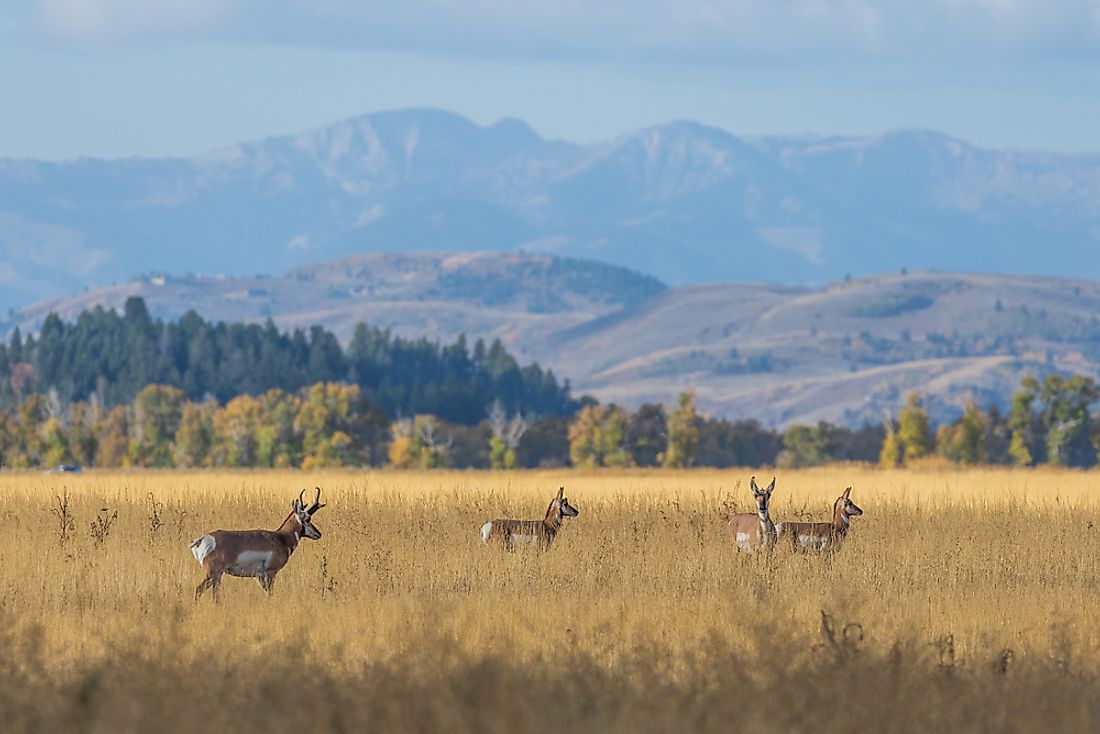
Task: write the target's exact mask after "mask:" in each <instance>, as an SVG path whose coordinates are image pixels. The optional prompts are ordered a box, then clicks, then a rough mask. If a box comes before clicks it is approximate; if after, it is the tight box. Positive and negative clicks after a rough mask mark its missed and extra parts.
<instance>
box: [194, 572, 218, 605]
mask: <svg viewBox="0 0 1100 734" xmlns="http://www.w3.org/2000/svg"><path fill="white" fill-rule="evenodd" d="M213 585H214V578H213V577H212V576H207V577H206V578H204V579H203V580H202V581H201V582H199V585H198V586H196V587H195V601H198V600H199V597H200V596H202V592H204V591H206V590H207V589H208V588H210V587H211V586H213Z"/></svg>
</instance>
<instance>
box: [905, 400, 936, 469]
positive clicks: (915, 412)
mask: <svg viewBox="0 0 1100 734" xmlns="http://www.w3.org/2000/svg"><path fill="white" fill-rule="evenodd" d="M898 439H899V440H900V441H901V444H902V447H903V449H902V450H903V451H904V456H905V461H912V460H913V459H919V458H921V457H924V456H928V454H930V453H932V429H931V426H930V424H929V421H928V410H927V409H926V408H925V407H924V405H923V404H922V403H921V399H920V395H918V394H917V393H915V392H911V393H909V397H908V399H907V400H906V402H905V407H904V408H902V409H901V412H900V413H898Z"/></svg>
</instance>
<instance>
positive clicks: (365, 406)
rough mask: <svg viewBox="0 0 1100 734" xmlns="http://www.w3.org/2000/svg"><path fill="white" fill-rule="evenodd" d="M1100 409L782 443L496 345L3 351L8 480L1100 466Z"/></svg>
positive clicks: (126, 324)
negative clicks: (30, 472) (585, 383)
mask: <svg viewBox="0 0 1100 734" xmlns="http://www.w3.org/2000/svg"><path fill="white" fill-rule="evenodd" d="M314 378H317V379H314ZM311 380H312V381H311ZM143 381H145V382H143ZM1098 399H1100V390H1098V389H1097V387H1096V385H1095V383H1094V381H1093V380H1092V379H1091V378H1089V377H1085V376H1081V375H1075V376H1070V377H1065V376H1061V375H1051V376H1048V377H1046V378H1045V379H1044V380H1043V381H1042V382H1040V381H1038V380H1036V379H1034V378H1031V377H1028V378H1025V379H1024V380H1023V382H1022V383H1021V387H1020V390H1019V391H1018V392H1017V393H1016V394H1015V395H1014V396H1013V399H1012V407H1011V410H1010V411H1009V412H1008V413H1007V414H1004V413H1002V412H1001V411H1000V410H999V409H998V408H996V407H995V406H994V407H991V408H989V409H986V410H983V409H981V408H979V407H978V406H977V405H976V404H974V403H970V404H968V405H967V406H966V409H965V410H964V412H963V414H962V415H961V416H960V417H959V418H958V419H957V420H955V421H953V422H951V423H947V424H944V425H941V426H938V427H934V426H933V425H932V422H931V421H930V419H929V415H928V411H927V408H926V407H925V405H924V404H923V401H922V399H921V397H920V396H919V395H918V394H917V393H913V394H911V395H910V396H909V397H908V400H907V403H906V405H905V407H904V408H903V409H902V410H901V411H900V412H899V413H898V415H897V416H896V417H891V418H889V419H888V420H886V421H884V422H883V423H882V424H881V425H865V426H863V427H861V428H858V429H850V428H846V427H843V426H838V425H834V424H831V423H828V422H820V423H818V424H816V425H794V426H790V427H788V428H786V429H785V430H783V431H777V430H774V429H770V428H766V427H764V426H762V425H761V424H760V423H759V422H758V421H756V420H752V419H742V420H733V421H731V420H727V419H724V418H712V417H708V416H704V415H701V414H700V413H699V412H698V411H697V409H696V407H695V398H694V395H693V393H691V392H690V391H686V392H684V393H682V394H681V395H680V396H679V398H678V400H677V402H676V404H675V405H673V406H664V405H660V404H656V403H646V404H643V405H641V406H639V407H638V408H637V409H636V410H633V411H631V410H628V409H626V408H623V407H621V406H617V405H614V404H605V405H601V404H600V403H598V402H597V401H596V400H594V399H592V398H591V397H587V396H586V397H583V398H580V399H574V398H573V397H572V396H571V395H570V389H569V384H568V381H566V382H564V383H563V384H561V385H559V384H558V382H557V380H556V378H555V377H554V375H553V373H552V372H550V371H548V370H547V371H543V370H542V369H541V368H540V367H539V366H538V365H528V366H526V367H521V366H520V365H519V364H518V363H517V362H516V360H515V359H514V358H513V357H512V356H511V355H510V354H508V352H507V351H506V350H505V349H504V347H503V346H502V345H501V344H500V342H499V341H494V342H493V343H492V344H491V345H490V346H488V347H486V346H485V344H484V342H482V341H480V340H479V341H478V342H477V343H476V344H475V346H474V348H473V349H472V350H470V349H469V348H468V347H467V345H466V341H465V339H462V338H460V339H458V340H457V341H456V342H455V343H454V344H451V345H446V346H442V345H439V344H438V343H435V342H429V341H427V340H423V339H421V340H406V339H402V338H400V337H394V336H392V335H391V334H390V333H389V332H386V331H382V330H378V329H374V328H370V327H367V326H365V325H362V324H360V325H359V326H357V327H356V329H355V333H354V336H353V338H352V340H351V342H350V343H349V345H348V348H347V350H344V349H343V348H342V347H341V345H340V343H339V342H338V341H337V340H336V338H335V336H334V335H333V334H331V332H328V331H326V330H324V329H322V328H320V327H314V328H312V329H310V331H309V332H308V333H306V332H303V331H300V330H296V331H293V332H279V331H278V330H277V329H275V327H274V326H273V325H272V324H271V323H270V322H268V323H267V324H265V325H263V326H259V325H245V324H225V323H220V322H219V323H208V322H206V321H204V320H203V319H201V318H200V317H199V316H198V315H197V314H194V313H193V312H192V313H188V314H187V315H185V316H184V317H183V318H181V319H180V321H179V322H177V323H171V322H163V321H160V320H153V319H151V318H150V317H149V314H148V312H147V311H146V309H145V304H144V303H143V302H142V301H141V300H140V299H136V298H133V299H130V300H129V301H127V303H126V308H125V309H124V312H123V314H121V315H119V314H116V313H115V312H113V311H105V310H103V309H99V308H97V309H93V310H91V311H85V312H84V313H83V314H81V316H80V317H79V318H78V319H77V321H76V322H75V323H72V324H67V323H65V322H62V321H61V320H60V319H58V318H57V317H56V316H50V317H49V318H48V319H47V320H46V322H45V323H44V325H43V329H42V331H41V332H40V333H39V335H38V337H37V339H36V338H34V337H27V338H26V339H25V340H24V339H22V337H21V336H20V334H19V333H18V332H16V333H15V334H14V335H13V337H12V338H11V340H10V342H9V343H8V344H7V345H0V466H6V467H49V466H54V465H58V464H69V463H73V464H80V465H85V466H98V467H128V466H134V467H185V468H186V467H305V468H311V467H331V466H363V465H372V466H383V465H388V466H394V467H399V468H413V467H420V468H433V467H456V468H467V467H473V468H501V469H507V468H513V467H539V466H580V467H602V466H606V467H629V466H639V467H652V466H666V467H686V466H710V467H730V466H765V465H772V466H786V467H795V468H797V467H807V466H815V465H820V464H826V463H831V462H837V461H856V462H864V463H875V462H877V463H879V464H881V465H883V466H887V467H896V466H902V465H905V464H907V463H909V462H913V461H919V460H921V459H924V458H925V457H928V456H934V455H938V456H941V457H943V458H945V459H947V460H950V461H953V462H956V463H960V464H1002V465H1019V466H1036V465H1039V464H1051V465H1058V466H1072V467H1089V466H1093V465H1095V464H1096V463H1097V450H1098V447H1100V419H1098V418H1097V416H1094V415H1093V413H1092V412H1091V407H1092V406H1093V404H1095V403H1096V402H1097V400H1098Z"/></svg>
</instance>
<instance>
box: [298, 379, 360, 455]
mask: <svg viewBox="0 0 1100 734" xmlns="http://www.w3.org/2000/svg"><path fill="white" fill-rule="evenodd" d="M371 413H372V410H371V406H370V402H369V401H367V400H365V399H364V398H363V397H362V395H361V394H360V392H359V386H358V385H341V384H339V383H336V382H321V383H318V384H316V385H313V386H312V387H309V388H306V389H305V390H304V391H303V393H302V400H301V403H300V405H299V408H298V415H297V416H296V417H295V420H294V426H295V428H296V430H297V432H298V434H299V435H300V436H301V438H302V467H303V468H315V467H323V466H354V465H358V464H361V463H365V462H367V461H369V459H370V447H369V446H368V445H367V444H366V443H365V441H364V438H365V434H366V432H367V428H368V424H369V421H370V420H371Z"/></svg>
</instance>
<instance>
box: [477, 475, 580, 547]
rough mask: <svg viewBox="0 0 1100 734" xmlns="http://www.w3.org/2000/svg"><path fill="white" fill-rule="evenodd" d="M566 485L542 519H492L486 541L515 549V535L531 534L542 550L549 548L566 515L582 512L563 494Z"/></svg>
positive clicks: (559, 491)
mask: <svg viewBox="0 0 1100 734" xmlns="http://www.w3.org/2000/svg"><path fill="white" fill-rule="evenodd" d="M564 491H565V487H562V488H560V489H559V490H558V494H557V496H555V497H554V499H552V500H551V501H550V506H549V507H547V508H546V516H545V517H544V518H543V519H542V520H514V519H511V518H501V519H497V520H493V521H492V527H491V528H490V529H489V536H488V537H487V538H485V539H484V540H485V543H487V544H488V543H491V542H497V543H501V544H502V545H503V546H504V548H506V549H507V550H514V549H515V545H516V544H515V542H514V541H513V540H512V536H513V535H530V536H534V537H535V538H536V544H537V545H538V547H539V548H541V549H542V550H549V549H550V546H551V545H552V544H553V542H554V538H556V537H557V535H558V532H560V531H561V526H562V522H563V521H564V519H565V517H576V516H577V515H578V514H580V513H579V512H578V511H577V509H576V508H575V507H572V506H571V505H570V504H569V500H568V499H566V498H565V497H563V496H562V494H563V492H564Z"/></svg>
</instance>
